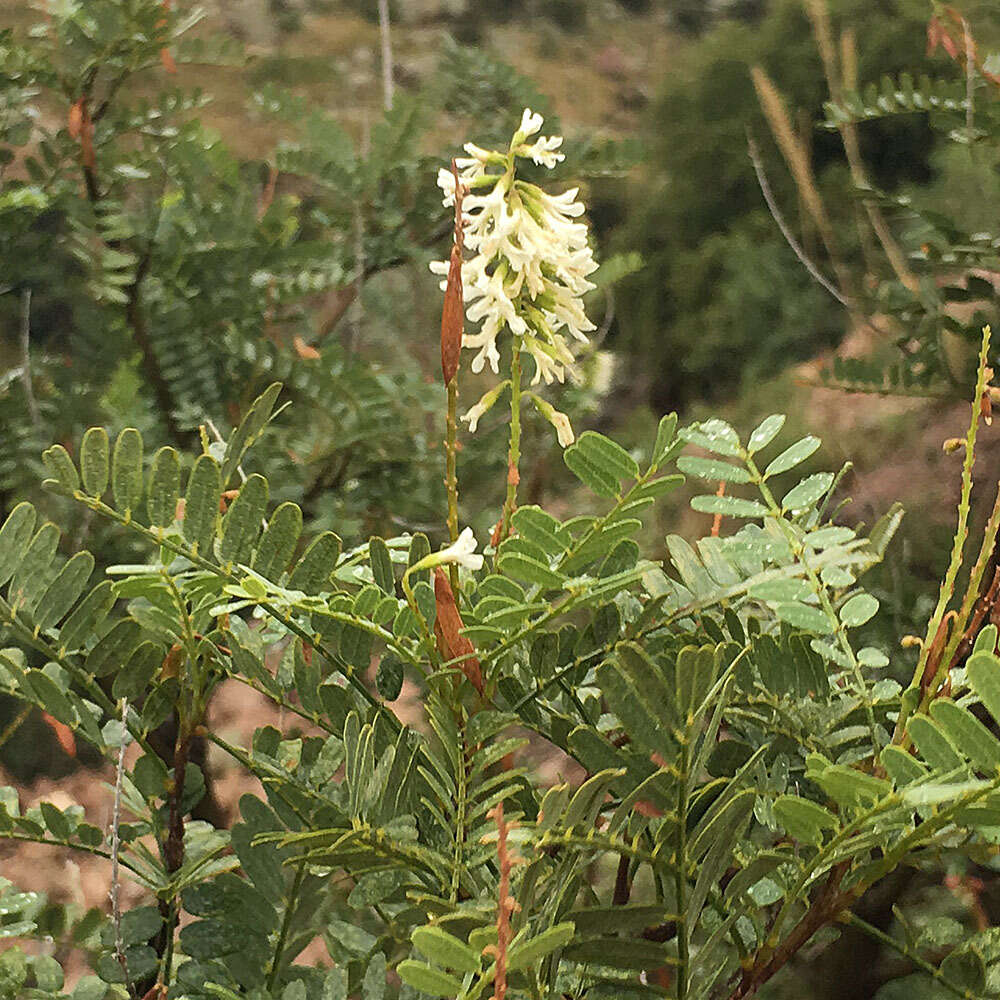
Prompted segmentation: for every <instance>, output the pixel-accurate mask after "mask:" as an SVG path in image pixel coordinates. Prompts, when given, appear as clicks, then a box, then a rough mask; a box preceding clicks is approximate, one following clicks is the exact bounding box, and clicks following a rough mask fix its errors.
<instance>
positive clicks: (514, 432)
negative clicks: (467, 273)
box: [497, 337, 521, 545]
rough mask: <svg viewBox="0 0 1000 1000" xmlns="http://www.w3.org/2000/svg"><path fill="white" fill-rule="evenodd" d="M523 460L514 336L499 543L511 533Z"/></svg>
mask: <svg viewBox="0 0 1000 1000" xmlns="http://www.w3.org/2000/svg"><path fill="white" fill-rule="evenodd" d="M520 461H521V344H520V341H519V340H518V338H517V337H514V338H513V353H512V356H511V361H510V446H509V448H508V450H507V499H506V500H505V501H504V505H503V513H502V514H501V516H500V530H499V531H498V533H497V544H498V545H499V543H500V542H502V541H503V540H504V539H505V538H506V537H507V536H508V535H509V534H510V521H511V518H512V517H513V516H514V511H515V510H517V486H518V483H520V481H521V476H520V473H519V472H518V468H517V467H518V463H519V462H520Z"/></svg>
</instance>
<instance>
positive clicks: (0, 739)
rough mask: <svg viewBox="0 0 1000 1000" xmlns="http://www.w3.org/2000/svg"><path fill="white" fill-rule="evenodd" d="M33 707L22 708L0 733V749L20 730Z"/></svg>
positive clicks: (29, 705)
mask: <svg viewBox="0 0 1000 1000" xmlns="http://www.w3.org/2000/svg"><path fill="white" fill-rule="evenodd" d="M34 707H35V706H34V705H31V704H28V705H25V706H24V708H22V709H21V711H20V712H18V713H17V715H16V716H15V717H14V718H13V719H11V721H10V724H9V725H8V726H7V727H6V728H5V729H4V731H3V732H2V733H0V747H2V746H3V745H4V744H5V743H6V742H7V741H8V740H9V739H10V738H11V737H12V736H13V735H14V733H16V732H17V731H18V730H19V729H20V728H21V725H22V724H23V722H24V720H25V719H27V717H28V716H29V715H31V710H32V709H33V708H34Z"/></svg>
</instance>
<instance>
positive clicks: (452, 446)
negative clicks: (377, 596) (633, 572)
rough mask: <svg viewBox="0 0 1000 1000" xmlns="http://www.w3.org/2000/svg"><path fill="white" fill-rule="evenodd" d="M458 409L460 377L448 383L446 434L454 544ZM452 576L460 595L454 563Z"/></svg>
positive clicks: (450, 532)
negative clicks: (456, 416)
mask: <svg viewBox="0 0 1000 1000" xmlns="http://www.w3.org/2000/svg"><path fill="white" fill-rule="evenodd" d="M457 409H458V376H457V375H456V376H455V377H454V378H452V380H451V381H450V382H449V383H448V421H447V425H446V432H445V442H444V452H445V462H446V471H445V486H446V488H447V490H448V541H450V542H451V543H452V544H454V543H455V542H456V541H457V540H458V472H457V451H458V427H457V421H456V419H455V414H456V411H457ZM449 572H450V574H451V589H452V593H454V594H457V593H458V565H457V564H455V563H452V565H451V566H450V567H449Z"/></svg>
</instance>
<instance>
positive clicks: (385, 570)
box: [368, 536, 396, 594]
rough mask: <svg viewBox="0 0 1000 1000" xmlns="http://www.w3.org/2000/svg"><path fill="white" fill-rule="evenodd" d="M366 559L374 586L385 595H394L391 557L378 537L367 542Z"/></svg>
mask: <svg viewBox="0 0 1000 1000" xmlns="http://www.w3.org/2000/svg"><path fill="white" fill-rule="evenodd" d="M368 559H369V562H370V563H371V569H372V576H374V577H375V585H376V586H377V587H379V588H380V589H381V590H382V591H383V592H384V593H386V594H394V593H395V592H396V577H395V575H394V574H393V571H392V557H391V556H390V555H389V547H388V546H387V545H386V544H385V542H384V541H383V540H382V539H381V538H379V537H378V536H376V537H374V538H370V539H369V540H368Z"/></svg>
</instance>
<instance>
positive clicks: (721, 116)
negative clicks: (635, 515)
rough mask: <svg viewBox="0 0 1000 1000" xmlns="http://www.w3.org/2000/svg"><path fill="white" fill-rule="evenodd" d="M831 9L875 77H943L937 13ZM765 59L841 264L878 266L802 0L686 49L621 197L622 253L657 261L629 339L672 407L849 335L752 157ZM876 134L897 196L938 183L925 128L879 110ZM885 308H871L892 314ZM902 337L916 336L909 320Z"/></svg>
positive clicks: (631, 290)
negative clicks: (778, 216) (862, 228)
mask: <svg viewBox="0 0 1000 1000" xmlns="http://www.w3.org/2000/svg"><path fill="white" fill-rule="evenodd" d="M696 6H698V7H699V8H701V7H705V5H702V4H699V5H696ZM824 6H829V8H830V12H831V17H832V20H833V25H834V44H838V42H839V36H840V33H841V32H842V31H844V30H852V31H854V33H855V34H856V36H857V50H858V51H857V63H858V75H859V78H860V79H861V80H862V81H867V80H869V79H872V78H876V79H877V78H878V77H879V75H880V74H886V73H888V74H890V75H892V74H898V73H900V72H902V71H905V70H907V69H909V70H910V71H912V72H918V73H919V72H924V71H927V72H934V73H940V66H934V67H933V68H932V63H931V62H930V61H929V60H923V59H922V58H921V53H922V52H923V49H924V47H925V32H926V20H927V16H928V14H927V8H926V5H924V4H922V3H911V2H909V0H894V2H892V3H887V4H881V5H876V6H874V7H873V6H872V5H870V4H861V3H857V2H855V0H831V2H830V3H829V4H828V5H827V4H824ZM757 64H760V65H762V66H763V67H764V68H765V69H766V71H767V72H768V74H769V75H770V76H771V78H772V79H773V80H774V82H775V84H776V86H777V87H778V89H779V90H780V92H781V93H782V95H783V96H784V99H785V101H786V104H787V106H788V110H789V114H790V115H791V116H792V121H793V125H794V126H795V128H796V129H797V131H798V132H799V133H800V134H801V135H803V137H804V139H803V141H804V143H805V146H806V148H807V150H808V156H809V159H810V160H811V163H812V166H813V170H814V172H815V174H816V177H817V181H818V188H819V191H820V194H821V195H822V196H823V197H824V201H825V203H826V204H827V208H828V214H829V215H830V216H831V219H832V225H833V227H834V229H835V235H836V239H837V242H838V244H839V250H840V254H841V257H843V258H846V259H847V260H848V261H850V263H851V265H852V266H854V267H856V269H857V270H859V271H860V270H861V269H862V268H863V267H865V266H867V265H866V264H865V261H864V260H863V259H862V256H861V254H862V247H861V246H860V244H859V236H858V233H857V230H856V225H855V223H856V218H857V216H856V208H857V205H856V197H857V196H856V195H855V194H854V193H853V192H852V190H851V184H850V180H849V178H848V176H847V173H846V170H845V168H844V166H843V158H844V157H843V150H842V148H841V149H838V142H837V139H836V137H835V136H832V135H830V134H829V133H827V132H826V131H824V130H823V129H822V124H823V122H824V121H825V119H826V118H828V117H829V113H825V112H824V101H826V100H828V99H829V97H830V95H829V92H828V90H827V89H826V87H825V84H824V82H823V76H824V73H823V66H822V63H821V60H820V55H819V53H818V51H817V48H816V42H815V39H814V37H813V32H812V29H811V27H810V22H809V19H808V17H807V14H806V10H805V5H804V4H803V3H802V2H801V0H777V2H773V3H769V4H767V5H766V6H765V9H764V10H763V12H762V13H761V15H760V16H759V18H756V19H754V18H750V19H748V20H747V21H742V20H739V19H732V20H724V21H719V22H718V23H716V24H714V25H713V26H712V27H710V28H709V29H708V30H706V31H705V32H704V33H703V34H702V35H701V36H700V37H699V39H698V40H697V41H696V42H693V43H691V44H689V45H687V46H684V47H679V49H678V52H677V57H676V60H675V61H674V63H673V65H672V69H671V72H670V73H669V74H668V75H667V77H666V79H665V82H664V83H663V85H662V87H661V89H660V91H659V93H658V94H657V96H656V99H655V101H654V102H653V103H652V105H651V107H650V110H649V114H648V118H647V139H646V146H647V155H646V169H645V170H644V172H643V175H642V179H641V181H639V182H638V183H636V184H635V185H634V186H632V187H631V189H626V191H625V193H624V195H623V196H620V197H622V198H623V200H624V203H625V204H626V205H627V206H628V221H627V222H625V223H623V224H622V225H621V226H620V227H619V234H620V237H619V238H620V240H621V245H622V246H623V247H626V248H628V249H629V250H638V251H640V252H641V253H642V256H643V260H644V264H645V266H644V268H643V269H642V270H641V271H639V272H637V273H636V274H635V275H633V276H632V277H630V278H628V279H626V282H625V287H626V288H627V290H628V294H627V295H623V296H621V297H620V299H619V313H618V316H619V322H618V324H617V336H618V338H619V340H618V342H619V343H620V344H622V345H623V346H626V347H627V348H628V349H629V350H630V352H631V354H632V355H633V356H634V357H635V358H636V359H639V358H641V359H642V360H641V365H636V366H635V377H636V378H638V379H642V377H643V373H644V372H648V371H655V372H656V382H655V385H654V386H651V387H650V391H651V393H652V398H653V402H654V404H655V405H657V406H660V407H667V406H677V405H684V404H686V403H688V402H689V401H691V400H694V399H703V398H706V397H707V398H713V397H714V398H721V397H724V396H726V395H727V394H729V393H730V392H732V391H733V390H734V389H737V388H738V387H739V386H740V385H741V384H743V385H754V384H755V383H756V382H757V381H758V380H759V379H761V378H766V377H767V376H768V375H770V374H772V373H773V372H774V371H775V369H777V368H780V367H783V366H784V365H787V364H788V363H789V362H791V361H795V360H805V359H808V358H812V357H814V356H815V355H816V354H817V353H818V352H819V351H820V350H822V349H823V348H825V347H830V346H833V345H835V344H836V343H837V342H838V340H839V339H840V337H841V336H842V333H843V328H844V316H843V312H842V310H841V307H840V306H839V305H838V304H837V303H836V301H834V299H833V298H831V297H830V296H828V295H827V293H826V292H824V291H823V290H822V289H821V288H820V287H819V285H817V284H816V283H814V282H813V280H812V279H811V278H810V276H809V275H808V274H807V273H806V271H805V269H804V268H803V267H802V265H801V264H800V263H799V262H798V261H797V260H796V257H795V254H794V253H793V251H792V250H791V249H790V248H789V247H788V245H787V244H786V242H785V240H784V238H783V237H782V235H781V234H780V232H779V231H778V228H777V226H776V225H775V223H774V220H773V219H771V217H770V216H769V214H768V212H767V208H766V206H765V204H764V199H763V198H762V197H761V193H760V190H759V187H758V183H757V180H756V178H755V176H754V170H753V167H752V165H751V162H750V158H749V156H748V155H747V133H748V130H749V132H750V133H751V134H752V135H753V136H755V137H756V138H757V140H758V141H761V140H762V139H763V137H765V136H767V135H768V126H767V124H766V122H765V120H764V118H763V116H762V113H761V109H760V107H759V105H758V102H757V98H756V96H755V94H754V90H753V87H752V85H751V83H750V69H751V67H753V66H754V65H757ZM864 129H865V131H864V132H863V133H862V143H863V145H862V148H863V151H864V154H865V157H866V163H867V165H868V168H869V169H870V171H871V176H872V180H871V183H872V185H877V186H878V187H879V188H880V189H884V190H888V191H893V190H896V189H898V188H899V187H900V185H903V184H907V183H919V182H923V181H926V180H927V178H928V176H929V166H928V164H929V158H930V154H931V148H932V147H931V141H932V136H931V133H930V132H929V130H928V127H927V123H926V121H925V120H924V119H922V118H920V117H919V116H913V115H910V116H896V117H893V118H892V119H891V120H890V119H885V118H884V116H882V117H881V118H880V119H879V120H873V121H872V122H871V123H870V124H868V125H865V126H864ZM763 160H764V166H765V169H766V175H767V177H768V180H769V182H770V184H771V187H772V188H773V189H774V192H775V197H776V200H777V202H778V204H779V205H780V206H781V210H782V212H783V214H784V215H785V217H786V219H789V220H791V225H792V230H793V232H794V233H795V235H796V238H797V239H798V240H799V242H800V243H802V244H804V245H805V247H806V248H807V250H808V251H809V253H810V254H811V255H816V254H817V253H818V251H817V250H816V247H817V246H818V245H821V244H820V241H819V240H818V235H817V233H816V231H815V228H814V226H813V224H812V222H811V221H810V220H809V218H808V217H807V216H805V213H804V212H803V210H802V206H801V202H800V201H798V200H797V197H796V191H795V187H794V185H793V184H792V183H791V182H790V180H789V179H788V176H787V168H786V166H785V164H784V163H783V162H782V160H781V158H780V157H779V156H778V155H777V154H776V153H774V152H773V151H772V149H771V148H770V144H769V148H767V149H766V150H765V151H764V153H763ZM706 178H710V179H711V182H710V183H706ZM949 187H950V185H949ZM866 194H867V192H866ZM841 263H842V261H841ZM884 276H887V275H886V269H884V268H883V269H880V270H879V277H884ZM883 298H884V296H880V297H879V301H878V303H877V304H875V303H873V304H871V308H870V312H872V313H875V312H882V310H883V307H884V302H883V301H882V300H883ZM865 304H866V307H867V305H868V303H867V301H866V303H865ZM866 311H869V310H867V309H866ZM902 329H905V330H906V331H908V332H910V331H912V325H905V326H903V327H902ZM976 329H978V327H976ZM883 367H884V366H883Z"/></svg>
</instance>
